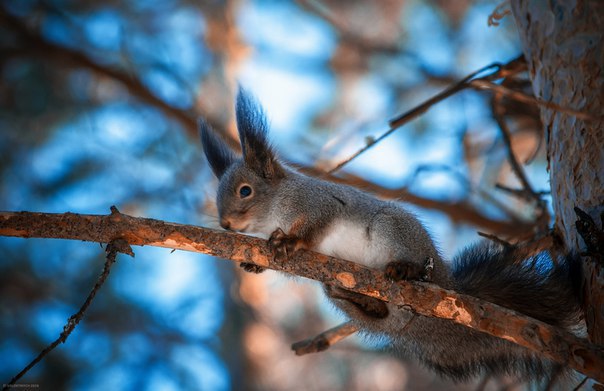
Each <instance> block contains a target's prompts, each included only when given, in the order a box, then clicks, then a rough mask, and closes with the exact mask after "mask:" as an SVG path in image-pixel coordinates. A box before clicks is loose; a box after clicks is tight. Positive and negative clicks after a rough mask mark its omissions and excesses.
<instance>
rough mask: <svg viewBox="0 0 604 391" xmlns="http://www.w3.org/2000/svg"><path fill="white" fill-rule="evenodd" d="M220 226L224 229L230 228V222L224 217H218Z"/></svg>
mask: <svg viewBox="0 0 604 391" xmlns="http://www.w3.org/2000/svg"><path fill="white" fill-rule="evenodd" d="M220 226H221V227H222V228H224V229H231V222H230V221H229V220H227V219H225V218H222V219H220Z"/></svg>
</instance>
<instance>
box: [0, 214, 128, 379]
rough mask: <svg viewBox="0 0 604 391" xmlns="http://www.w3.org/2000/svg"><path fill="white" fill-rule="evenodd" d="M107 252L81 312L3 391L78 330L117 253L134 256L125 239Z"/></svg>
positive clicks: (106, 249)
mask: <svg viewBox="0 0 604 391" xmlns="http://www.w3.org/2000/svg"><path fill="white" fill-rule="evenodd" d="M116 211H117V209H116ZM118 213H119V212H118ZM105 252H106V253H107V256H106V258H105V265H104V266H103V271H102V272H101V274H100V275H99V278H98V279H97V281H96V283H95V284H94V287H93V288H92V290H91V291H90V293H89V294H88V297H87V298H86V300H85V301H84V304H82V306H81V307H80V310H79V311H78V312H76V313H75V314H73V315H71V316H70V317H69V319H68V320H67V324H65V326H63V332H62V333H61V335H59V338H57V339H56V340H54V342H52V343H51V344H50V345H48V346H47V347H46V348H45V349H44V350H42V351H41V352H40V354H38V356H37V357H36V358H34V359H33V360H32V361H31V362H30V363H29V364H28V365H27V366H26V367H25V368H23V370H22V371H21V372H19V373H18V374H16V375H15V376H14V377H13V378H12V379H11V380H10V381H9V382H8V384H5V385H4V386H3V387H2V390H3V391H4V390H8V389H10V388H11V387H10V386H12V385H14V384H15V383H16V382H17V381H18V380H19V379H21V378H22V377H23V375H25V374H26V373H27V372H29V370H30V369H32V368H33V367H34V366H36V364H38V363H39V362H40V361H41V360H42V359H43V358H44V357H45V356H46V355H47V354H48V353H50V352H51V351H52V350H54V348H56V347H57V346H58V345H59V344H60V343H65V341H66V340H67V338H69V336H70V335H71V333H72V332H73V330H74V329H75V328H76V326H77V325H78V323H80V320H82V318H83V317H84V313H85V312H86V310H87V309H88V307H89V306H90V304H91V303H92V300H93V299H94V297H95V296H96V293H97V292H98V290H99V289H100V288H101V286H103V284H104V283H105V281H106V280H107V277H108V276H109V272H110V271H111V266H113V264H114V263H115V258H116V256H117V253H118V252H120V253H124V254H128V255H130V256H132V257H133V256H134V253H133V252H132V249H131V248H130V246H129V245H128V243H127V242H126V241H125V240H123V239H116V240H113V241H111V242H110V243H109V244H107V247H106V248H105Z"/></svg>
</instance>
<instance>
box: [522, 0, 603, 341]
mask: <svg viewBox="0 0 604 391" xmlns="http://www.w3.org/2000/svg"><path fill="white" fill-rule="evenodd" d="M511 5H512V11H513V14H514V17H515V19H516V23H517V25H518V31H519V33H520V38H521V41H522V44H523V49H524V54H525V57H526V59H527V61H528V64H529V72H530V75H531V79H532V81H533V90H534V93H535V96H536V97H537V98H540V99H542V100H545V101H548V102H553V103H556V104H558V105H560V106H564V107H569V108H573V109H575V110H581V111H584V112H587V113H590V114H591V115H592V116H593V117H594V118H595V119H594V120H592V121H584V120H581V119H579V118H577V117H574V116H571V115H567V114H563V113H560V112H556V111H553V110H550V109H547V108H541V109H540V110H541V121H542V123H543V124H544V127H545V129H544V130H545V132H544V134H545V136H546V141H547V157H548V165H549V171H550V181H551V192H552V200H553V208H554V214H555V216H556V221H555V231H556V233H557V234H558V235H559V237H560V238H561V239H562V242H563V244H564V246H565V247H566V249H567V250H570V251H578V250H579V249H581V248H582V247H583V243H582V241H581V239H580V238H578V236H577V232H576V230H575V229H574V221H575V215H574V211H573V207H574V206H578V207H579V208H581V209H582V210H584V211H586V212H587V213H589V214H590V215H591V216H592V217H593V218H594V220H595V221H597V222H599V221H600V214H601V213H602V212H604V110H603V108H604V33H603V32H602V31H604V30H603V28H604V27H603V26H604V2H602V1H601V0H583V1H582V0H576V1H568V0H553V1H542V0H512V1H511ZM602 269H603V268H602V265H601V264H598V263H597V262H593V261H592V262H590V261H588V262H586V263H585V268H584V282H585V310H586V311H585V312H586V321H587V327H588V332H589V335H590V337H591V340H592V341H593V342H594V343H597V344H604V294H603V292H604V289H603V288H604V271H603V270H602Z"/></svg>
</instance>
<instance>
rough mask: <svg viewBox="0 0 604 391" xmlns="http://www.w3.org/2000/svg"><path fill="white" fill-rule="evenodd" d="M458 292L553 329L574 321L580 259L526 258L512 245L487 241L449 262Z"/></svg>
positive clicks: (578, 295)
mask: <svg viewBox="0 0 604 391" xmlns="http://www.w3.org/2000/svg"><path fill="white" fill-rule="evenodd" d="M452 266H453V278H454V281H455V284H456V289H457V291H458V292H460V293H465V294H468V295H471V296H475V297H479V298H481V299H484V300H487V301H490V302H492V303H495V304H498V305H501V306H502V307H506V308H509V309H513V310H515V311H518V312H521V313H523V314H525V315H528V316H530V317H532V318H535V319H538V320H541V321H543V322H545V323H548V324H551V325H553V326H558V327H563V328H568V327H570V326H573V325H576V324H577V323H578V319H579V315H580V295H581V286H580V284H581V260H580V257H579V256H576V255H568V256H566V257H559V258H557V259H552V258H551V257H550V256H549V254H548V253H547V252H541V253H539V254H537V255H534V256H531V257H529V258H526V257H525V254H523V253H522V252H521V251H518V250H517V249H515V248H513V247H504V246H501V245H498V244H494V243H490V244H488V245H484V243H483V244H482V245H478V246H475V247H471V248H469V249H467V250H466V251H463V252H462V253H461V254H460V256H458V257H457V258H456V259H455V260H454V263H453V265H452Z"/></svg>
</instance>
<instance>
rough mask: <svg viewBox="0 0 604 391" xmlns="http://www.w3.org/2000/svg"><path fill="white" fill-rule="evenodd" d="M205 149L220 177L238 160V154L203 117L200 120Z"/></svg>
mask: <svg viewBox="0 0 604 391" xmlns="http://www.w3.org/2000/svg"><path fill="white" fill-rule="evenodd" d="M198 124H199V135H200V137H201V144H202V146H203V151H204V153H205V155H206V158H207V159H208V162H209V163H210V166H211V167H212V171H214V175H216V177H217V178H218V179H220V177H221V176H222V174H224V172H225V171H226V170H227V168H229V166H230V165H231V164H233V163H234V162H235V161H236V160H237V155H235V153H234V152H233V150H232V149H231V148H230V147H229V146H228V145H227V143H226V142H224V140H223V139H221V138H220V137H219V136H218V135H217V134H216V132H215V131H214V129H212V127H211V126H210V124H208V123H207V122H206V121H205V120H204V119H203V118H200V119H199V121H198Z"/></svg>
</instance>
